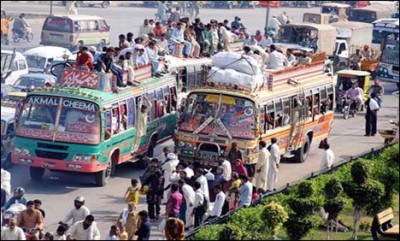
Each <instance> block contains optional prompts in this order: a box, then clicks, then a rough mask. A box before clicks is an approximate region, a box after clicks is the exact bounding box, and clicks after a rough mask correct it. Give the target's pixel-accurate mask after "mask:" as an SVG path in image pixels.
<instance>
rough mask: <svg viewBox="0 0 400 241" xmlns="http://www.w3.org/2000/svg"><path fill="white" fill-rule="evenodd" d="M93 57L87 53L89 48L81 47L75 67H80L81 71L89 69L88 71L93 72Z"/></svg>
mask: <svg viewBox="0 0 400 241" xmlns="http://www.w3.org/2000/svg"><path fill="white" fill-rule="evenodd" d="M93 62H94V60H93V56H92V54H91V53H90V52H89V48H88V47H86V46H83V47H82V48H81V52H80V54H79V56H78V57H77V58H76V66H77V67H78V68H79V67H82V68H83V69H86V70H87V69H89V70H93V69H94V65H93Z"/></svg>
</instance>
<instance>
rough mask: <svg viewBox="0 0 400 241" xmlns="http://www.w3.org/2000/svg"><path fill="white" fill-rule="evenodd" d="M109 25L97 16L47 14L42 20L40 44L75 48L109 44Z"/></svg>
mask: <svg viewBox="0 0 400 241" xmlns="http://www.w3.org/2000/svg"><path fill="white" fill-rule="evenodd" d="M110 35H111V34H110V26H109V25H108V24H107V22H106V20H105V19H104V18H101V17H97V16H88V15H66V16H48V17H47V18H46V20H45V21H44V24H43V28H42V35H41V41H40V44H42V45H51V46H60V47H65V48H68V49H70V50H76V49H77V48H78V47H79V46H83V45H86V46H87V45H94V46H97V47H98V48H99V49H102V48H103V47H105V46H107V45H109V44H110Z"/></svg>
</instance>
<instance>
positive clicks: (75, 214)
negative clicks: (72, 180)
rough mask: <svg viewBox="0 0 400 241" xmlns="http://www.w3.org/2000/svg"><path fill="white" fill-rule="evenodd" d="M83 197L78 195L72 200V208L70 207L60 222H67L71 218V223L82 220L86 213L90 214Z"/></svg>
mask: <svg viewBox="0 0 400 241" xmlns="http://www.w3.org/2000/svg"><path fill="white" fill-rule="evenodd" d="M84 204H85V198H84V197H83V196H78V197H76V198H75V200H74V206H75V208H74V209H71V210H70V211H69V212H68V214H67V216H65V218H64V219H63V221H62V223H65V224H66V223H68V222H69V220H71V219H72V224H74V223H76V222H78V221H81V220H84V219H85V218H86V216H87V215H89V214H90V210H89V209H88V208H87V207H85V206H84Z"/></svg>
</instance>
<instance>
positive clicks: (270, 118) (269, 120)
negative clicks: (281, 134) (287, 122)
mask: <svg viewBox="0 0 400 241" xmlns="http://www.w3.org/2000/svg"><path fill="white" fill-rule="evenodd" d="M265 114H266V116H265V122H266V126H267V130H272V129H274V127H275V125H274V123H275V108H274V104H273V103H272V102H271V103H269V104H267V111H266V113H265Z"/></svg>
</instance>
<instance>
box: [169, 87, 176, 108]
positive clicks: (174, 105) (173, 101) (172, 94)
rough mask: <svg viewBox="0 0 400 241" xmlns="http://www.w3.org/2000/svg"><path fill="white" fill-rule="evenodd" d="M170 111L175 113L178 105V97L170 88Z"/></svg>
mask: <svg viewBox="0 0 400 241" xmlns="http://www.w3.org/2000/svg"><path fill="white" fill-rule="evenodd" d="M170 93H171V111H176V107H177V105H178V96H177V94H176V88H175V87H171V92H170Z"/></svg>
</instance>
